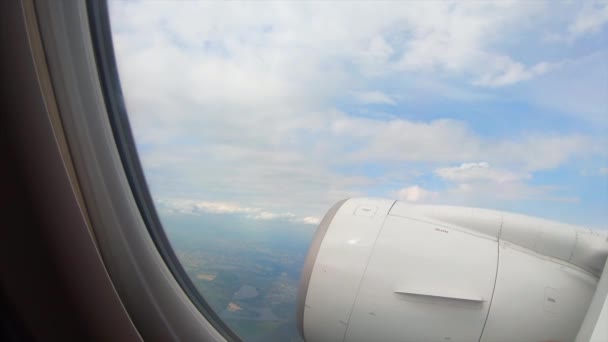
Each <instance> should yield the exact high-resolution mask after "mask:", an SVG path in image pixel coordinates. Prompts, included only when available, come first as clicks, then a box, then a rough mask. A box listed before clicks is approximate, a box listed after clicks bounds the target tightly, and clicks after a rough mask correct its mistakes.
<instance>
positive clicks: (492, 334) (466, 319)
mask: <svg viewBox="0 0 608 342" xmlns="http://www.w3.org/2000/svg"><path fill="white" fill-rule="evenodd" d="M607 254H608V241H607V239H606V235H605V234H600V233H597V232H592V231H590V230H585V229H582V228H580V227H575V226H570V225H565V224H560V223H556V222H552V221H547V220H543V219H538V218H533V217H529V216H524V215H517V214H509V213H504V212H499V211H493V210H484V209H475V208H464V207H449V206H418V205H410V204H407V203H403V202H398V201H397V202H395V201H390V200H383V199H371V198H355V199H348V200H345V201H341V202H339V203H337V204H336V205H335V206H334V207H332V208H331V209H330V210H329V212H328V213H327V214H326V215H325V217H324V218H323V220H322V222H321V223H320V225H319V227H318V229H317V232H316V234H315V237H314V239H313V242H312V245H311V247H310V250H309V252H308V256H307V258H306V263H305V266H304V269H303V272H302V278H301V281H300V288H299V293H298V320H299V325H300V332H301V334H302V337H303V338H304V339H305V340H306V341H314V342H322V341H326V342H330V341H340V342H342V341H346V342H355V341H361V342H368V341H412V342H432V341H450V342H471V341H486V342H500V341H521V342H524V341H573V340H574V339H575V336H576V334H577V332H578V329H579V327H580V325H581V322H582V320H583V318H584V316H585V313H586V311H587V308H588V306H589V303H590V301H591V298H592V296H593V294H594V291H595V288H596V285H597V282H598V278H599V275H600V274H601V272H602V268H603V265H604V262H605V260H606V255H607Z"/></svg>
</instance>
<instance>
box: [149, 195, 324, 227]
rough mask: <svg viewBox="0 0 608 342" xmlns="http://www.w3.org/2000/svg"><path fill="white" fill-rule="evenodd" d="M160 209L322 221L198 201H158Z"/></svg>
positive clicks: (185, 212) (173, 211)
mask: <svg viewBox="0 0 608 342" xmlns="http://www.w3.org/2000/svg"><path fill="white" fill-rule="evenodd" d="M157 204H158V206H159V208H161V209H162V210H164V211H167V212H169V213H175V212H177V213H180V214H190V215H197V214H199V213H200V212H205V213H210V214H236V215H244V216H245V217H247V218H250V219H254V220H282V221H288V222H294V223H304V224H312V225H315V224H318V223H319V222H320V219H319V218H317V217H313V216H306V217H298V216H297V215H295V214H293V213H289V212H284V213H275V212H270V211H266V210H264V209H262V208H254V207H247V206H241V205H239V204H236V203H228V202H213V201H198V200H192V199H175V198H173V199H158V200H157Z"/></svg>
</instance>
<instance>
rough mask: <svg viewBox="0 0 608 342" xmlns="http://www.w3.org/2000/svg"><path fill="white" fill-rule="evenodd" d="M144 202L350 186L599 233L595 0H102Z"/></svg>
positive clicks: (210, 207) (363, 192) (316, 205)
mask: <svg viewBox="0 0 608 342" xmlns="http://www.w3.org/2000/svg"><path fill="white" fill-rule="evenodd" d="M110 14H111V25H112V32H113V39H114V48H115V53H116V57H117V63H118V68H119V74H120V79H121V84H122V91H123V94H124V97H125V102H126V106H127V111H128V113H129V118H130V121H131V126H132V129H133V133H134V136H135V139H136V142H137V145H138V150H139V154H140V158H141V161H142V164H143V167H144V171H145V174H146V177H147V179H148V182H149V186H150V188H151V190H152V193H153V197H154V198H155V201H156V202H157V205H158V207H159V209H161V210H164V211H167V212H179V213H188V214H202V213H213V214H224V215H243V216H245V217H249V218H251V219H255V220H283V221H285V222H297V223H306V224H311V225H314V224H317V223H318V222H319V219H320V218H321V217H322V216H323V214H324V213H325V211H326V210H328V209H329V207H330V206H331V205H332V204H333V203H335V202H337V201H338V200H341V199H343V198H347V197H355V196H374V197H385V198H392V199H399V200H402V201H407V202H411V203H425V204H428V203H431V204H449V205H464V206H475V207H483V208H490V209H499V210H506V211H514V212H519V213H524V214H529V215H534V216H540V217H545V218H550V219H554V220H558V221H562V222H567V223H573V224H580V225H585V226H588V227H591V228H598V229H608V1H551V2H545V1H464V2H455V1H432V2H414V1H407V2H406V1H403V2H386V3H380V2H373V3H372V2H363V1H356V2H347V1H332V2H329V1H328V2H304V1H299V2H266V1H260V2H234V1H221V2H220V1H209V2H188V1H166V2H163V1H155V2H149V1H128V2H127V1H112V2H111V3H110Z"/></svg>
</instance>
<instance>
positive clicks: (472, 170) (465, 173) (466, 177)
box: [435, 162, 530, 183]
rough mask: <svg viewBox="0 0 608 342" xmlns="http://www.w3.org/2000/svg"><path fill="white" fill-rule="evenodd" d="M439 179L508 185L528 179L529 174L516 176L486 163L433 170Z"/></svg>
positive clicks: (465, 164)
mask: <svg viewBox="0 0 608 342" xmlns="http://www.w3.org/2000/svg"><path fill="white" fill-rule="evenodd" d="M435 174H436V175H438V176H439V177H441V178H443V179H445V180H448V181H452V182H459V183H467V182H476V181H490V182H495V183H509V182H515V181H520V180H522V179H528V178H530V175H529V174H517V173H514V172H511V171H508V170H503V169H496V168H492V167H491V166H490V164H489V163H487V162H479V163H463V164H461V165H460V166H456V167H442V168H438V169H436V170H435Z"/></svg>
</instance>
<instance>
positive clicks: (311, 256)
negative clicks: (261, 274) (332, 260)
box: [296, 198, 348, 340]
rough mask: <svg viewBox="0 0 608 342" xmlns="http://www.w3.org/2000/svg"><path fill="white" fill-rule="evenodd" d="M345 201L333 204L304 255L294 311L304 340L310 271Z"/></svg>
mask: <svg viewBox="0 0 608 342" xmlns="http://www.w3.org/2000/svg"><path fill="white" fill-rule="evenodd" d="M346 201H348V198H347V199H343V200H341V201H339V202H338V203H336V204H334V206H333V207H331V209H329V211H327V213H326V214H325V216H323V219H322V220H321V223H319V226H318V227H317V230H316V231H315V235H314V237H313V239H312V242H311V243H310V247H309V248H308V254H306V259H304V266H303V267H302V273H300V286H299V287H298V297H297V311H296V315H297V317H296V319H297V322H298V330H299V332H300V336H301V337H302V338H303V339H304V340H306V339H305V338H304V305H305V304H306V294H307V293H308V283H309V282H310V276H311V274H312V269H313V267H314V265H315V261H316V260H317V254H318V253H319V249H320V248H321V243H322V242H323V238H325V233H327V229H328V228H329V225H330V224H331V221H332V220H333V219H334V216H336V213H337V212H338V210H340V207H342V204H344V203H345V202H346Z"/></svg>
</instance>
